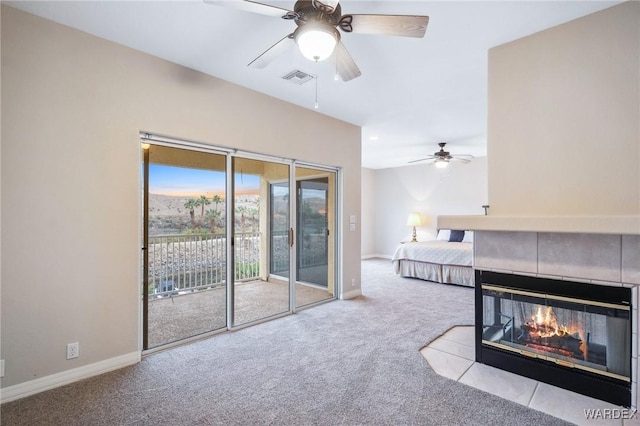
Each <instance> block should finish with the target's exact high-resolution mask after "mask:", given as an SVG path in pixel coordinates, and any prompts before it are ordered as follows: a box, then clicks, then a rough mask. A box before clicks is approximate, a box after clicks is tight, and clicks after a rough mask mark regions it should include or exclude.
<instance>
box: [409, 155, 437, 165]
mask: <svg viewBox="0 0 640 426" xmlns="http://www.w3.org/2000/svg"><path fill="white" fill-rule="evenodd" d="M436 158H437V157H436V156H435V155H430V156H428V157H424V158H420V159H418V160H411V161H409V163H419V162H420V161H427V160H435V159H436Z"/></svg>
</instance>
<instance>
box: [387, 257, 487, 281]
mask: <svg viewBox="0 0 640 426" xmlns="http://www.w3.org/2000/svg"><path fill="white" fill-rule="evenodd" d="M393 267H394V270H395V271H396V273H397V274H399V275H401V276H403V277H408V278H419V279H421V280H427V281H433V282H437V283H444V284H456V285H463V286H466V287H473V286H474V282H475V275H474V273H473V268H472V267H470V266H452V265H439V264H435V263H427V262H417V261H415V260H406V259H402V260H395V261H393Z"/></svg>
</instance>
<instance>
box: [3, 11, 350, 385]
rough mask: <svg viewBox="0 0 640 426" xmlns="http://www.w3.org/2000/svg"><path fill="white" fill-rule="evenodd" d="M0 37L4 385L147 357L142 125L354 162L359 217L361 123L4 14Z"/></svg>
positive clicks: (346, 166) (346, 254) (346, 261)
mask: <svg viewBox="0 0 640 426" xmlns="http://www.w3.org/2000/svg"><path fill="white" fill-rule="evenodd" d="M1 29H2V88H3V90H2V124H3V126H2V165H1V171H2V176H1V178H2V179H1V181H2V190H1V195H2V205H3V210H2V242H1V243H2V244H1V250H2V253H3V256H2V284H3V286H2V305H1V309H2V318H1V319H2V329H1V333H2V353H1V355H0V356H1V358H2V359H4V360H5V361H6V375H5V378H4V379H3V380H2V387H3V388H6V387H9V386H12V385H16V384H20V383H24V382H27V381H30V380H34V379H38V378H42V377H45V376H50V375H52V374H54V373H59V372H63V371H66V370H70V369H74V368H76V367H81V366H86V365H88V364H92V363H97V362H100V361H103V360H107V359H111V358H114V357H118V356H121V355H123V354H130V353H135V352H136V351H138V350H139V349H140V342H139V328H140V323H139V320H140V317H139V303H140V298H139V293H140V261H139V254H140V251H139V249H140V229H141V227H140V219H139V218H140V216H141V215H140V192H139V191H140V144H139V140H138V133H139V131H141V130H144V131H151V132H154V133H157V134H164V135H168V136H174V137H179V138H186V139H190V140H196V141H200V142H204V143H210V144H217V145H223V146H227V147H236V148H240V149H243V150H250V151H256V152H260V153H266V154H274V155H277V156H282V157H287V158H297V159H300V160H306V161H312V162H314V163H322V164H327V165H332V166H339V167H342V170H343V172H344V174H343V185H342V188H341V189H342V194H343V200H344V214H345V216H347V217H348V215H349V214H356V215H358V216H360V180H361V176H360V129H359V128H358V127H356V126H353V125H349V124H346V123H344V122H340V121H337V120H334V119H331V118H328V117H326V116H322V115H320V114H318V113H316V112H314V111H309V110H305V109H301V108H299V107H296V106H294V105H291V104H287V103H285V102H282V101H278V100H276V99H274V98H271V97H268V96H264V95H261V94H259V93H256V92H253V91H250V90H246V89H243V88H240V87H238V86H235V85H232V84H229V83H227V82H224V81H221V80H218V79H215V78H211V77H209V76H206V75H204V74H201V73H198V72H195V71H193V70H189V69H186V68H183V67H180V66H177V65H175V64H172V63H169V62H166V61H163V60H160V59H158V58H154V57H151V56H148V55H146V54H142V53H140V52H137V51H134V50H132V49H128V48H125V47H123V46H120V45H117V44H114V43H111V42H108V41H105V40H102V39H98V38H96V37H93V36H90V35H87V34H84V33H82V32H79V31H76V30H73V29H70V28H67V27H64V26H61V25H58V24H55V23H52V22H50V21H46V20H43V19H40V18H37V17H34V16H31V15H28V14H25V13H23V12H19V11H17V10H15V9H12V8H9V7H5V6H3V7H2V27H1ZM282 129H286V130H287V132H286V133H283V131H282ZM345 226H346V227H347V228H346V229H345V228H344V227H345ZM343 232H344V242H343V248H342V253H343V268H344V269H343V273H342V277H343V279H344V281H345V282H348V283H351V279H352V278H355V279H356V283H358V288H356V289H354V288H353V287H351V286H350V285H349V288H346V289H345V290H346V291H353V290H358V289H359V283H360V262H359V258H360V232H359V231H357V232H348V220H344V219H343ZM76 341H77V342H80V358H78V359H75V360H69V361H67V360H66V359H65V347H66V344H67V343H69V342H76Z"/></svg>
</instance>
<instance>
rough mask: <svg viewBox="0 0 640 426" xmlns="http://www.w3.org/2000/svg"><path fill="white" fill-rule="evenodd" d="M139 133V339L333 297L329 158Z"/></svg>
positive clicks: (257, 318)
mask: <svg viewBox="0 0 640 426" xmlns="http://www.w3.org/2000/svg"><path fill="white" fill-rule="evenodd" d="M142 142H143V145H142V147H143V150H142V152H143V161H142V163H143V164H142V178H143V179H142V180H143V184H142V194H143V226H142V227H143V236H142V240H143V250H142V264H143V267H142V270H143V280H142V281H143V284H142V305H143V306H142V310H143V324H142V329H143V330H142V337H143V349H144V350H153V349H157V348H162V347H166V346H167V345H172V344H177V343H182V342H184V341H185V340H190V339H194V338H200V337H202V336H205V335H209V334H213V333H217V332H221V331H225V330H231V329H234V328H238V327H243V326H246V325H250V324H254V323H257V322H261V321H265V320H268V319H273V318H277V317H280V316H283V315H288V314H291V313H294V312H295V311H296V310H297V309H300V308H303V307H308V306H312V305H315V304H317V303H320V302H324V301H329V300H333V299H335V298H336V295H337V292H336V287H337V285H336V272H335V271H336V268H335V265H336V261H335V255H336V250H335V246H336V244H337V240H336V226H335V220H336V214H335V212H336V206H337V194H336V181H337V170H335V169H333V168H326V167H321V166H316V165H309V164H302V163H300V162H297V161H293V160H283V159H274V158H271V157H268V156H263V155H257V154H251V153H238V152H237V151H233V152H231V151H225V150H216V149H213V148H210V147H203V146H197V147H194V146H191V145H189V144H181V143H179V142H178V143H176V142H175V141H173V140H171V141H167V140H165V139H163V138H157V139H155V138H151V137H148V136H146V137H144V138H143V141H142Z"/></svg>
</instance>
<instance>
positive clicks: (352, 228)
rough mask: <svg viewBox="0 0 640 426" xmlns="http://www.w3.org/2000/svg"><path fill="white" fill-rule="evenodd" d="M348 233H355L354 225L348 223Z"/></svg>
mask: <svg viewBox="0 0 640 426" xmlns="http://www.w3.org/2000/svg"><path fill="white" fill-rule="evenodd" d="M349 231H351V232H356V224H355V223H350V224H349Z"/></svg>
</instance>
